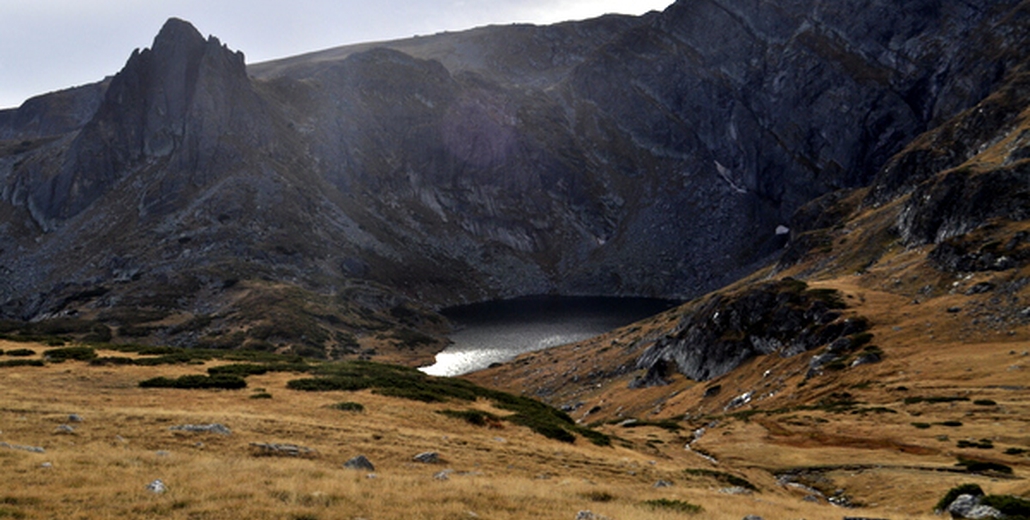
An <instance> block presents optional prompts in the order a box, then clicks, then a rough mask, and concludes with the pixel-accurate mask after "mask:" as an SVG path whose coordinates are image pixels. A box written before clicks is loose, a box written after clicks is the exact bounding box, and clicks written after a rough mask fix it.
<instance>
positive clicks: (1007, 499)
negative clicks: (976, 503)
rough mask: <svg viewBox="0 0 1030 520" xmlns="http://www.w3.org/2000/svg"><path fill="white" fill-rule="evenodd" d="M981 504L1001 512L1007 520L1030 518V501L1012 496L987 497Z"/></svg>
mask: <svg viewBox="0 0 1030 520" xmlns="http://www.w3.org/2000/svg"><path fill="white" fill-rule="evenodd" d="M981 503H982V504H984V505H988V506H991V507H993V508H995V509H997V510H998V511H1001V514H1002V515H1004V517H1005V518H1010V517H1015V518H1030V500H1026V499H1023V498H1019V497H1014V496H1012V495H987V496H985V497H983V500H982V501H981Z"/></svg>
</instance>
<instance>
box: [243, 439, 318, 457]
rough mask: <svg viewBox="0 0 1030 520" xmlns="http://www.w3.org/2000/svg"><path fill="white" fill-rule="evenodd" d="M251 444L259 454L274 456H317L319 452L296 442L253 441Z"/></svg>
mask: <svg viewBox="0 0 1030 520" xmlns="http://www.w3.org/2000/svg"><path fill="white" fill-rule="evenodd" d="M250 446H251V447H252V448H254V449H255V450H257V455H259V456H260V455H264V456H273V457H305V458H310V457H316V456H318V452H317V451H315V450H313V449H311V448H308V447H305V446H298V445H296V444H277V443H262V442H252V443H250Z"/></svg>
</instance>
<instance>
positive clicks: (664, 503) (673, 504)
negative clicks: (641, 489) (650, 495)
mask: <svg viewBox="0 0 1030 520" xmlns="http://www.w3.org/2000/svg"><path fill="white" fill-rule="evenodd" d="M643 504H644V505H645V506H647V507H650V508H651V509H666V510H669V511H677V512H680V513H700V512H701V511H703V510H704V508H702V507H701V506H699V505H696V504H691V503H690V502H684V501H683V500H669V499H668V498H658V499H654V500H645V501H644V502H643Z"/></svg>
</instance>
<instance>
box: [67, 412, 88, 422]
mask: <svg viewBox="0 0 1030 520" xmlns="http://www.w3.org/2000/svg"><path fill="white" fill-rule="evenodd" d="M83 420H84V419H83V418H82V416H81V415H79V414H77V413H73V414H70V415H68V422H73V423H80V422H82V421H83Z"/></svg>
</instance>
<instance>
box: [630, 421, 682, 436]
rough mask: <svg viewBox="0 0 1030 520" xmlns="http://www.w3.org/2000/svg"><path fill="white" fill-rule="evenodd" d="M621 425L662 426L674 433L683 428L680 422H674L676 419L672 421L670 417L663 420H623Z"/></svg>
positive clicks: (637, 426) (636, 426)
mask: <svg viewBox="0 0 1030 520" xmlns="http://www.w3.org/2000/svg"><path fill="white" fill-rule="evenodd" d="M622 426H623V427H624V428H639V427H641V426H654V427H657V428H662V429H664V430H668V431H670V432H673V433H676V432H678V431H680V430H682V429H683V425H682V424H680V423H678V422H676V421H674V420H672V419H665V420H663V421H641V420H636V421H633V422H625V423H623V424H622Z"/></svg>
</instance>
